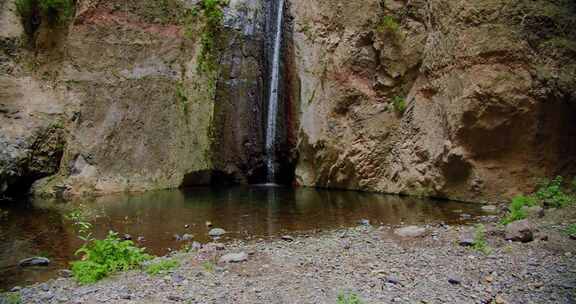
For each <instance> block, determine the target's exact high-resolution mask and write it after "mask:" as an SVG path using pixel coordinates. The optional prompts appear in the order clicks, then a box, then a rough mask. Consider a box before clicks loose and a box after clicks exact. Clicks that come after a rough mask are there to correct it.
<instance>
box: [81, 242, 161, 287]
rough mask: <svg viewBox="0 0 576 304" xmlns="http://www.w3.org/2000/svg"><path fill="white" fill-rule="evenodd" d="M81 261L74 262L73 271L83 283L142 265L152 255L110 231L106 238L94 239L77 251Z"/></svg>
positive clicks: (92, 281)
mask: <svg viewBox="0 0 576 304" xmlns="http://www.w3.org/2000/svg"><path fill="white" fill-rule="evenodd" d="M76 254H81V255H82V260H81V261H76V262H72V273H73V274H74V277H75V278H76V280H77V281H78V282H80V283H82V284H89V283H94V282H96V281H98V280H100V279H102V278H104V277H106V276H107V275H109V274H111V273H114V272H117V271H124V270H130V269H135V268H138V267H140V265H141V264H142V263H143V262H145V261H147V260H149V259H151V258H152V256H150V255H148V254H146V253H144V248H138V247H136V246H135V245H134V243H133V242H132V241H123V240H121V239H120V238H119V237H118V233H115V232H112V231H110V232H109V233H108V236H107V237H106V239H104V240H93V241H90V242H89V243H87V244H85V245H84V246H82V247H81V248H80V249H78V250H77V251H76Z"/></svg>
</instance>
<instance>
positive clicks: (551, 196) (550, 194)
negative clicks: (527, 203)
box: [535, 176, 576, 208]
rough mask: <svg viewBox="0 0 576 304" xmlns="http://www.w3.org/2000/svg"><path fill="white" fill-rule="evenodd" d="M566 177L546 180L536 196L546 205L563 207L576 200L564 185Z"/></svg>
mask: <svg viewBox="0 0 576 304" xmlns="http://www.w3.org/2000/svg"><path fill="white" fill-rule="evenodd" d="M563 181H564V179H563V178H562V176H557V177H555V178H554V179H553V180H551V181H544V182H542V183H541V184H540V188H539V189H538V191H536V193H535V196H536V198H537V199H538V201H540V202H541V203H542V204H544V205H545V206H550V207H554V208H562V207H565V206H568V205H570V204H573V203H574V202H575V201H576V197H574V195H571V194H568V193H567V192H566V191H565V190H564V188H563V187H562V185H563Z"/></svg>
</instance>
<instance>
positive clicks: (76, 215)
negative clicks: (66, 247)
mask: <svg viewBox="0 0 576 304" xmlns="http://www.w3.org/2000/svg"><path fill="white" fill-rule="evenodd" d="M66 218H67V219H68V220H69V221H72V224H73V225H74V228H75V229H76V235H77V236H78V238H79V239H81V240H82V241H84V243H85V244H86V243H88V242H91V241H93V240H94V238H93V237H92V224H91V223H90V222H88V219H87V217H86V214H85V213H84V212H82V210H80V209H76V210H74V211H72V212H70V213H68V215H66Z"/></svg>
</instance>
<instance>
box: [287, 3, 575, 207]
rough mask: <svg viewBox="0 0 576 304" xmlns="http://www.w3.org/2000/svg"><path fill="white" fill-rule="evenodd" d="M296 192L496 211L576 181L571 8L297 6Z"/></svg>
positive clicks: (294, 72)
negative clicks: (490, 206)
mask: <svg viewBox="0 0 576 304" xmlns="http://www.w3.org/2000/svg"><path fill="white" fill-rule="evenodd" d="M290 15H291V16H292V18H293V20H292V23H291V24H290V25H289V27H290V28H291V29H292V31H293V41H292V43H293V45H292V47H291V53H290V56H291V58H290V59H288V60H291V61H292V62H293V65H292V67H291V77H292V81H291V82H292V83H294V84H297V85H294V86H293V87H292V91H291V95H293V96H296V98H297V99H298V103H299V104H300V114H301V116H300V119H301V127H300V132H299V143H298V152H299V161H298V164H297V169H296V176H297V182H298V183H299V184H300V185H306V186H319V187H330V188H345V189H359V190H367V191H378V192H388V193H404V194H412V195H422V196H435V197H443V198H451V199H459V200H466V201H496V200H499V199H504V198H509V197H510V196H512V195H514V194H517V193H522V192H525V191H529V190H530V187H532V186H533V185H534V184H535V183H536V179H538V178H542V177H548V176H551V175H555V174H565V175H568V176H572V175H573V174H574V173H576V171H575V169H576V123H575V121H574V117H576V94H575V93H574V92H575V90H574V89H575V88H576V86H575V85H576V61H575V58H576V31H575V25H576V24H575V23H576V5H575V4H574V2H573V1H544V0H539V1H531V0H530V1H525V0H502V1H499V0H449V1H448V0H428V1H424V0H416V1H393V0H386V1H377V0H366V1H345V0H342V1H340V0H334V1H308V0H292V1H290Z"/></svg>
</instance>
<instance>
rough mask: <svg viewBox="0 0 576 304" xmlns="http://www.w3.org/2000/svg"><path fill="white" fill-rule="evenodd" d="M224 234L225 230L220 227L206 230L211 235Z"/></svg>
mask: <svg viewBox="0 0 576 304" xmlns="http://www.w3.org/2000/svg"><path fill="white" fill-rule="evenodd" d="M224 234H226V230H224V229H222V228H213V229H210V231H209V232H208V235H209V236H211V237H217V236H223V235H224Z"/></svg>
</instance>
